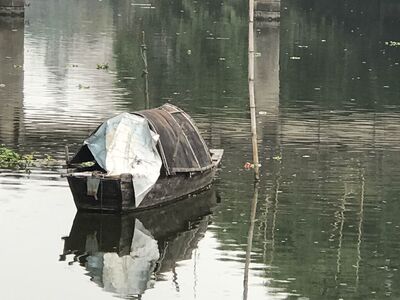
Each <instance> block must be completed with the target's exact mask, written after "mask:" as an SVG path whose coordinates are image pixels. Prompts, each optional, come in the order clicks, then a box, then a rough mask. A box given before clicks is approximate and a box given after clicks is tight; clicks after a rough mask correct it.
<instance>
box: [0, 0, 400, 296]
mask: <svg viewBox="0 0 400 300" xmlns="http://www.w3.org/2000/svg"><path fill="white" fill-rule="evenodd" d="M143 4H146V5H143ZM246 14H247V12H246V3H245V2H243V1H240V2H239V1H234V0H230V1H224V2H221V1H219V2H218V1H217V2H215V1H214V2H201V1H186V0H182V1H170V2H165V1H155V2H137V1H136V2H135V1H111V0H109V1H106V0H103V1H95V0H90V1H55V0H35V1H32V3H31V5H30V7H29V8H27V11H26V19H25V25H24V22H17V21H15V20H14V21H9V20H8V21H7V20H2V19H1V20H0V143H3V144H6V145H7V146H9V147H12V148H14V149H17V150H19V151H21V152H23V153H30V152H36V153H37V155H38V156H42V157H43V156H45V154H49V155H52V156H53V157H55V158H57V159H62V158H63V156H64V154H63V152H64V145H65V144H69V145H70V146H71V149H72V150H73V149H76V148H77V147H78V145H80V143H81V142H82V140H83V139H84V138H85V137H86V135H87V134H88V133H89V132H90V131H91V130H93V129H94V128H95V127H96V126H97V125H98V124H99V123H100V122H101V121H102V120H104V119H105V118H108V117H109V116H113V115H115V114H117V113H119V112H123V111H133V110H138V109H143V108H144V106H145V102H144V97H143V81H142V78H141V73H142V62H141V59H140V55H139V47H140V44H141V38H140V36H141V31H142V30H144V31H145V32H146V41H147V44H148V51H149V53H148V56H149V65H150V92H151V106H158V105H161V104H163V103H165V102H171V103H173V104H176V105H178V106H180V107H182V108H183V109H185V110H186V111H187V112H188V113H189V114H191V115H192V117H193V118H194V119H195V120H196V121H197V123H198V125H199V127H200V129H201V131H202V133H203V134H204V137H205V139H206V140H207V142H208V144H209V145H210V146H211V147H214V148H219V147H222V148H224V149H225V155H224V159H223V166H222V169H221V172H220V173H219V178H218V180H217V182H216V184H215V186H214V188H215V189H213V190H212V191H210V192H209V193H207V194H203V195H201V196H200V197H198V198H195V199H197V200H198V201H197V202H196V203H197V206H196V207H193V203H192V202H190V201H189V202H182V203H180V204H178V205H177V206H173V207H170V208H165V209H164V210H162V211H158V212H157V214H158V215H161V216H163V218H161V217H160V218H159V219H158V218H156V220H154V216H152V215H145V214H144V215H139V216H128V217H126V218H119V217H114V218H112V217H111V218H106V217H105V218H97V217H91V216H89V217H88V216H85V215H75V214H76V210H75V207H74V206H73V201H72V196H71V194H70V191H69V189H68V186H67V184H66V182H65V180H64V179H61V178H60V172H61V171H60V170H58V169H44V170H33V172H32V173H31V174H25V173H23V172H21V173H17V172H10V171H7V170H2V171H0V236H1V237H2V243H1V247H0V282H1V291H0V293H1V294H0V295H1V298H2V299H26V298H29V299H94V298H96V299H112V298H114V297H115V296H116V295H117V296H119V297H127V296H129V295H135V294H143V295H142V299H160V298H163V299H242V298H243V294H244V293H245V288H244V287H243V280H244V274H245V270H244V269H245V261H246V250H247V249H248V248H247V244H248V230H249V227H250V224H251V222H250V215H251V201H252V199H253V196H254V188H253V181H252V173H251V172H249V171H245V170H244V169H243V165H244V163H245V162H246V161H251V143H250V134H249V124H250V120H249V113H248V106H247V103H248V101H247V73H246V72H247V52H246V51H247V23H246V21H247V20H246ZM399 16H400V5H399V4H398V3H397V2H396V1H377V0H376V1H372V0H369V1H355V0H352V1H340V2H337V1H325V0H323V1H321V0H320V1H311V0H310V1H305V0H304V1H295V0H287V1H283V2H282V12H281V23H280V24H279V25H277V24H275V25H273V24H267V23H257V24H256V27H257V30H258V31H257V36H256V49H257V50H256V51H257V52H258V53H259V54H258V55H257V61H256V73H257V74H256V77H257V81H256V89H257V90H256V96H257V104H258V109H259V114H258V117H259V122H258V130H259V134H260V138H259V145H260V151H261V157H262V165H263V167H262V179H261V182H260V184H259V186H258V190H257V200H258V202H257V204H258V205H257V210H256V218H255V220H254V223H253V225H254V234H253V243H252V249H251V256H250V257H251V260H250V265H249V273H248V289H247V292H248V299H400V287H399V282H400V275H399V272H400V271H399V268H400V256H399V251H400V221H399V218H398V215H399V213H400V202H399V201H400V199H399V192H400V188H399V182H400V171H399V167H400V163H399V157H400V147H399V145H400V125H399V124H400V122H399V121H400V115H399V113H400V102H399V100H400V99H399V98H400V83H399V78H400V47H398V46H396V45H393V44H391V43H390V41H395V42H396V41H397V42H398V41H400V32H399V31H398V28H399V25H400V17H399ZM105 63H108V65H109V70H98V69H97V68H96V67H97V64H105ZM192 200H194V199H192ZM188 208H189V209H188ZM210 213H211V214H210ZM171 220H174V222H173V221H171ZM133 233H134V234H133ZM140 236H148V237H150V238H149V240H148V243H144V244H145V245H150V246H151V245H153V246H154V245H156V246H155V247H156V248H154V247H153V248H151V249H153V250H154V249H156V250H157V248H158V251H153V252H151V251H150V252H149V253H153V254H154V256H153V262H154V264H153V263H148V261H147V264H146V263H143V264H141V265H140V266H139V265H138V264H136V265H135V264H133V265H132V261H131V260H130V256H129V255H127V251H128V252H129V250H127V249H129V247H130V245H131V244H132V245H138V246H139V245H140V242H138V241H137V240H136V242H135V238H136V239H137V237H140ZM132 239H133V242H132ZM157 255H158V257H157ZM110 262H113V263H110ZM137 262H140V259H137V260H136V263H137ZM142 262H143V261H142ZM145 262H146V261H145Z"/></svg>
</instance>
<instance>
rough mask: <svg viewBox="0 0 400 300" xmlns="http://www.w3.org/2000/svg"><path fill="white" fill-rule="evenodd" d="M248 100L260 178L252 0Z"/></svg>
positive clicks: (255, 165) (252, 138)
mask: <svg viewBox="0 0 400 300" xmlns="http://www.w3.org/2000/svg"><path fill="white" fill-rule="evenodd" d="M248 72H249V100H250V116H251V140H252V144H253V164H254V177H255V180H257V181H258V180H260V168H259V166H260V165H259V161H258V145H257V119H256V101H255V94H254V0H249V68H248Z"/></svg>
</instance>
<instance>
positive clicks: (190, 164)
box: [135, 104, 213, 175]
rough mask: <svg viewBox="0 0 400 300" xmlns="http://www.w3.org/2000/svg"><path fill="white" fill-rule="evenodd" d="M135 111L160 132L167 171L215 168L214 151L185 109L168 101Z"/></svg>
mask: <svg viewBox="0 0 400 300" xmlns="http://www.w3.org/2000/svg"><path fill="white" fill-rule="evenodd" d="M135 114H137V115H140V116H143V117H144V118H146V119H147V121H148V122H149V125H150V129H151V130H152V131H154V132H155V133H157V134H158V135H159V137H160V138H159V140H158V144H157V148H158V150H159V152H160V155H161V159H162V162H163V165H164V168H165V171H166V173H167V174H169V175H173V174H175V173H178V172H198V171H205V170H207V169H210V168H212V166H213V165H212V160H211V156H210V151H209V150H208V147H207V145H206V143H205V142H204V140H203V138H202V137H201V135H200V133H199V130H198V129H197V127H196V125H195V124H194V122H193V120H192V119H191V118H190V116H189V115H188V114H186V113H185V112H184V111H183V110H181V109H180V108H178V107H176V106H174V105H172V104H164V105H163V106H161V107H159V108H155V109H150V110H143V111H140V112H137V113H135Z"/></svg>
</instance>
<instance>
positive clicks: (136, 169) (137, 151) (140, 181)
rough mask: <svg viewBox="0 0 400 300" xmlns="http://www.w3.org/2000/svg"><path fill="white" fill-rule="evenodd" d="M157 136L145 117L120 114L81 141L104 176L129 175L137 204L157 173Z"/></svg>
mask: <svg viewBox="0 0 400 300" xmlns="http://www.w3.org/2000/svg"><path fill="white" fill-rule="evenodd" d="M158 138H159V136H158V135H157V134H155V133H154V132H152V131H151V130H150V128H149V124H148V122H147V120H146V119H145V118H143V117H140V116H137V115H133V114H129V113H122V114H120V115H118V116H116V117H113V118H111V119H109V120H107V121H106V122H104V123H103V124H102V125H101V126H100V127H99V128H98V129H97V131H96V132H95V133H94V134H93V135H91V136H90V137H89V138H88V139H87V140H85V144H87V145H88V148H89V150H90V151H91V152H92V154H93V156H94V158H95V160H96V161H97V163H98V164H99V165H100V166H101V167H102V168H103V169H104V170H106V171H107V174H108V175H120V174H123V173H130V174H132V176H133V185H134V188H135V198H136V205H139V204H140V202H141V201H142V200H143V198H144V196H146V194H147V193H148V192H149V191H150V189H151V188H152V186H153V185H154V184H155V183H156V181H157V179H158V177H159V176H160V168H161V164H162V162H161V158H160V155H159V154H158V151H157V148H156V144H157V141H158Z"/></svg>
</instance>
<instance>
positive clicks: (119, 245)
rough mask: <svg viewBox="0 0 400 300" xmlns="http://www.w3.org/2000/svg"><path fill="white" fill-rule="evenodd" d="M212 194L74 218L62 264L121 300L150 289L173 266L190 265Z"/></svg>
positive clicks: (216, 199)
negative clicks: (81, 271)
mask: <svg viewBox="0 0 400 300" xmlns="http://www.w3.org/2000/svg"><path fill="white" fill-rule="evenodd" d="M218 202H220V200H219V197H218V195H217V192H216V191H215V190H214V189H210V190H208V191H204V192H203V193H201V194H198V195H196V196H193V197H190V198H187V199H184V200H181V201H178V202H175V203H171V204H169V205H167V206H164V207H160V208H157V209H152V210H148V211H141V212H137V213H133V214H126V215H111V214H94V213H83V212H77V214H76V216H75V219H74V222H73V225H72V228H71V232H70V234H69V236H68V237H65V238H63V239H64V251H63V254H62V255H61V256H60V260H61V261H67V262H68V264H70V265H72V264H74V263H79V264H80V265H81V266H83V267H84V268H85V269H86V270H87V271H88V275H89V276H90V277H91V280H92V281H94V282H96V283H97V284H98V285H99V286H101V287H102V288H104V290H105V291H107V292H112V293H116V294H117V295H118V296H121V297H131V296H138V295H141V294H143V293H144V292H145V290H146V289H148V288H152V287H153V286H154V284H155V282H156V281H157V278H158V277H161V276H159V275H161V273H163V272H168V271H170V270H172V269H173V268H174V267H175V264H176V263H177V262H178V261H181V260H186V259H190V258H191V256H192V251H193V250H194V249H195V248H197V244H198V242H199V241H200V240H201V239H202V237H203V236H204V233H205V231H206V230H207V226H208V224H209V223H210V216H211V214H212V211H213V208H214V207H215V206H216V205H217V203H218Z"/></svg>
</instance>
